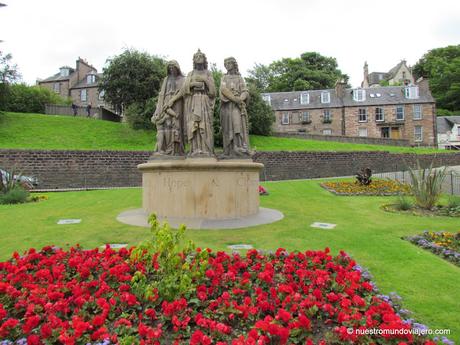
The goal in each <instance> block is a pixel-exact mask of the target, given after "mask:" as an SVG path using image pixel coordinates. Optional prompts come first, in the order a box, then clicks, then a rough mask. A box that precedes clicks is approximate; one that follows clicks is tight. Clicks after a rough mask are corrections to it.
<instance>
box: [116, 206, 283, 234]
mask: <svg viewBox="0 0 460 345" xmlns="http://www.w3.org/2000/svg"><path fill="white" fill-rule="evenodd" d="M283 218H284V215H283V213H281V212H280V211H278V210H274V209H270V208H264V207H260V208H259V212H258V213H257V214H255V215H251V216H247V217H241V218H235V219H213V220H210V219H201V218H167V219H166V218H159V220H160V221H161V222H163V221H168V223H169V225H171V227H173V228H176V229H177V228H178V227H179V226H180V225H181V224H185V225H186V226H187V228H188V229H238V228H246V227H250V226H256V225H262V224H270V223H274V222H277V221H279V220H281V219H283ZM147 219H148V214H147V212H145V211H144V210H143V209H141V208H138V209H135V210H129V211H125V212H122V213H120V214H119V215H118V216H117V220H118V221H119V222H121V223H124V224H129V225H135V226H143V227H146V228H149V227H150V225H149V224H148V222H147Z"/></svg>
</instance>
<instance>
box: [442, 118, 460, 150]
mask: <svg viewBox="0 0 460 345" xmlns="http://www.w3.org/2000/svg"><path fill="white" fill-rule="evenodd" d="M436 122H437V131H438V147H439V148H440V149H448V150H460V116H438V117H437V119H436Z"/></svg>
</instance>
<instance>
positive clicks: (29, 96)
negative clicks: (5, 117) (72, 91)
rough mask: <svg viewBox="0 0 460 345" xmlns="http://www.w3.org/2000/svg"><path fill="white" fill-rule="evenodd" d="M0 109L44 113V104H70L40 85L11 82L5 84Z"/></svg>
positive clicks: (67, 100)
mask: <svg viewBox="0 0 460 345" xmlns="http://www.w3.org/2000/svg"><path fill="white" fill-rule="evenodd" d="M5 92H6V94H5V97H4V99H3V100H2V102H1V103H0V109H1V110H4V111H13V112H19V113H42V114H44V113H45V104H67V105H68V104H70V103H71V102H70V100H69V99H64V98H62V97H60V96H59V95H57V94H56V93H54V92H53V91H51V90H49V89H46V88H43V87H40V86H27V85H25V84H11V85H8V86H7V90H6V91H5Z"/></svg>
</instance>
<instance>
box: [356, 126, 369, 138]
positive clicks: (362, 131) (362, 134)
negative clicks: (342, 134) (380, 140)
mask: <svg viewBox="0 0 460 345" xmlns="http://www.w3.org/2000/svg"><path fill="white" fill-rule="evenodd" d="M358 136H360V137H367V128H358Z"/></svg>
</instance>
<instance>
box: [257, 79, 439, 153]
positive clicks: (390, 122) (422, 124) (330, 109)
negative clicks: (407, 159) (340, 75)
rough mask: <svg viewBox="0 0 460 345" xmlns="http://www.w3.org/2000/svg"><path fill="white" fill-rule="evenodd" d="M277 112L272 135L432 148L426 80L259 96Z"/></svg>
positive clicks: (432, 126) (433, 129)
mask: <svg viewBox="0 0 460 345" xmlns="http://www.w3.org/2000/svg"><path fill="white" fill-rule="evenodd" d="M262 97H263V98H264V100H265V101H266V102H267V103H269V104H270V105H271V106H272V108H273V109H274V111H275V116H276V120H275V123H274V125H273V127H274V128H273V130H274V132H281V133H286V132H291V133H292V132H295V133H297V132H306V133H308V134H322V135H339V136H352V137H356V136H359V137H370V138H389V139H406V140H409V143H410V144H411V145H414V146H419V145H420V146H436V122H435V111H436V107H435V100H434V98H433V97H432V95H431V92H430V90H429V87H428V80H419V81H418V82H417V83H416V84H413V85H406V86H386V87H383V86H380V87H369V88H356V89H347V88H345V84H344V83H343V82H338V83H337V84H336V86H335V88H334V89H328V90H309V91H294V92H277V93H264V94H262Z"/></svg>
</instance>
